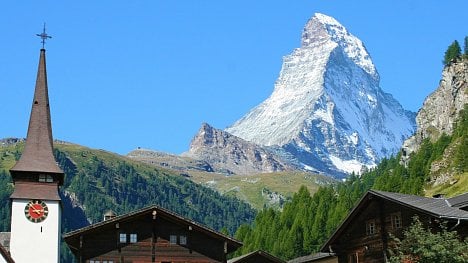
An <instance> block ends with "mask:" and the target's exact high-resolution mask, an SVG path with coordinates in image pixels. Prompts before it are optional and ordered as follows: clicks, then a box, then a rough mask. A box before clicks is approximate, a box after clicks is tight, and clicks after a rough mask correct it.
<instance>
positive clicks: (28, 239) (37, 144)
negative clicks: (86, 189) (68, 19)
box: [10, 30, 64, 263]
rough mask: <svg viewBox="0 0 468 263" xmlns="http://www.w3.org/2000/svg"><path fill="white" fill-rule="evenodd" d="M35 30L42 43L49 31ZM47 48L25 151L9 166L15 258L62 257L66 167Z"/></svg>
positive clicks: (49, 260)
mask: <svg viewBox="0 0 468 263" xmlns="http://www.w3.org/2000/svg"><path fill="white" fill-rule="evenodd" d="M44 31H45V30H44ZM39 36H40V37H41V38H42V40H43V44H44V40H45V39H46V38H48V37H49V36H47V34H45V32H44V33H42V34H40V35H39ZM45 53H46V52H45V49H44V47H43V48H42V49H41V51H40V57H39V67H38V71H37V79H36V87H35V91H34V99H33V102H32V109H31V116H30V119H29V127H28V134H27V137H26V143H25V146H24V151H23V154H22V155H21V158H20V159H19V160H18V162H17V163H16V165H15V166H14V167H13V168H11V170H10V173H11V176H12V178H13V183H14V191H13V193H12V195H11V196H10V199H11V202H12V207H11V238H10V253H11V256H12V258H13V259H14V260H15V262H16V263H29V262H36V263H39V262H44V263H53V262H59V260H60V237H61V231H60V220H61V199H60V195H59V186H61V185H62V184H63V178H64V173H63V171H62V170H61V169H60V168H59V167H58V165H57V163H56V161H55V158H54V155H53V145H52V143H53V138H52V128H51V118H50V108H49V95H48V87H47V72H46V59H45Z"/></svg>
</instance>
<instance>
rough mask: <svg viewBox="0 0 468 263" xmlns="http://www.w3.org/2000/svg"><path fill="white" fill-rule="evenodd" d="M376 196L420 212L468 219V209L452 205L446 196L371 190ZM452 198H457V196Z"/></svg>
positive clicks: (446, 217)
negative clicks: (464, 209)
mask: <svg viewBox="0 0 468 263" xmlns="http://www.w3.org/2000/svg"><path fill="white" fill-rule="evenodd" d="M369 192H371V193H373V194H374V195H376V196H380V197H382V198H384V199H387V200H389V201H393V202H396V203H399V204H401V205H404V206H407V207H411V208H413V209H415V210H419V211H420V212H423V213H426V214H429V215H431V216H434V217H438V218H444V219H461V220H468V211H463V210H461V209H459V208H458V207H453V206H451V204H450V202H449V201H448V200H447V199H444V198H430V197H424V196H417V195H407V194H400V193H391V192H383V191H375V190H371V191H369ZM452 199H455V200H457V197H454V198H452Z"/></svg>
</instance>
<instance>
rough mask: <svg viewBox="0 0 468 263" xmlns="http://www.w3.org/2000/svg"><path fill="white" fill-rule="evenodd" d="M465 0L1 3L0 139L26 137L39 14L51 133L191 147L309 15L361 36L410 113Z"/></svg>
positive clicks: (433, 79) (246, 91) (262, 95)
mask: <svg viewBox="0 0 468 263" xmlns="http://www.w3.org/2000/svg"><path fill="white" fill-rule="evenodd" d="M461 10H468V1H466V0H448V1H440V0H413V1H412V0H406V1H404V0H395V1H390V0H385V1H384V0H382V1H370V0H367V1H364V0H354V1H349V0H322V1H313V0H308V1H306V0H295V1H286V0H284V1H283V0H281V1H280V0H278V1H275V0H273V1H272V0H269V1H267V0H259V1H251V0H250V1H248V0H237V1H219V0H218V1H214V0H206V1H188V0H179V1H163V0H140V1H107V0H105V1H104V0H103V1H88V0H83V1H51V0H44V1H32V0H27V1H7V2H5V3H2V8H1V9H0V25H1V35H2V41H1V43H0V46H1V53H2V54H1V55H0V61H1V63H0V111H1V113H2V114H1V117H0V118H1V119H0V123H1V126H0V138H5V137H24V136H25V135H26V131H27V125H28V119H29V112H30V107H31V101H32V95H33V89H34V83H35V77H36V71H37V62H38V58H39V50H40V48H41V44H40V39H39V38H38V37H36V36H35V34H36V33H40V32H41V30H42V24H43V22H46V23H47V31H48V33H49V34H50V35H52V37H53V38H52V39H51V40H50V41H48V43H47V45H46V49H47V70H48V82H49V95H50V100H51V109H52V126H53V130H54V138H56V139H60V140H65V141H70V142H74V143H78V144H81V145H85V146H88V147H92V148H99V149H105V150H108V151H112V152H116V153H120V154H126V153H128V152H129V151H131V150H133V149H135V148H136V147H143V148H149V149H154V150H160V151H165V152H170V153H181V152H184V151H186V150H188V147H189V143H190V140H191V139H192V137H193V136H194V135H195V134H196V132H197V131H198V129H199V127H200V125H201V123H202V122H207V123H209V124H211V125H213V126H214V127H216V128H220V129H223V128H225V127H227V126H229V125H230V124H232V123H233V122H235V121H236V120H237V119H239V118H240V117H242V116H243V115H244V114H245V113H246V112H247V111H248V110H249V109H251V108H252V107H254V106H256V105H257V104H259V103H260V102H262V101H263V100H264V99H266V98H267V97H268V96H269V95H270V94H271V92H272V90H273V85H274V82H275V80H276V78H277V77H278V75H279V72H280V69H281V64H282V57H283V56H285V55H287V54H289V53H291V51H292V50H293V49H294V48H297V47H299V45H300V36H301V31H302V28H303V26H304V25H305V23H306V22H307V20H308V19H309V18H311V17H312V16H313V14H314V13H316V12H320V13H324V14H326V15H329V16H332V17H334V18H336V19H337V20H338V21H339V22H340V23H342V24H343V25H344V26H345V27H346V28H347V29H348V30H349V31H350V32H351V33H352V34H354V35H356V36H357V37H358V38H360V39H361V40H362V41H363V42H364V44H365V46H366V48H367V50H368V51H369V53H370V54H371V57H372V59H373V62H374V64H375V65H376V68H377V70H378V71H379V73H380V77H381V87H382V89H383V90H384V91H386V92H388V93H391V94H392V95H393V96H394V97H395V98H396V99H397V100H398V101H400V103H401V104H402V105H403V107H404V108H406V109H409V110H412V111H417V110H418V109H419V108H420V107H421V105H422V102H423V100H424V98H425V97H426V96H427V95H429V94H430V93H431V92H432V91H434V90H435V88H436V87H437V85H438V83H439V80H440V77H441V71H442V63H441V61H442V58H443V55H444V52H445V50H446V48H447V47H448V45H450V43H451V42H452V41H453V40H455V39H456V40H458V41H459V42H460V44H462V43H463V38H464V37H465V36H466V35H468V30H467V29H468V27H467V22H466V18H465V17H466V16H465V15H463V12H462V11H461Z"/></svg>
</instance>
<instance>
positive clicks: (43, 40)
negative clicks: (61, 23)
mask: <svg viewBox="0 0 468 263" xmlns="http://www.w3.org/2000/svg"><path fill="white" fill-rule="evenodd" d="M36 36H38V37H40V38H41V39H42V41H41V42H42V49H44V45H45V42H46V39H48V38H52V37H51V36H49V35H47V33H46V30H45V23H44V29H43V30H42V33H40V34H36Z"/></svg>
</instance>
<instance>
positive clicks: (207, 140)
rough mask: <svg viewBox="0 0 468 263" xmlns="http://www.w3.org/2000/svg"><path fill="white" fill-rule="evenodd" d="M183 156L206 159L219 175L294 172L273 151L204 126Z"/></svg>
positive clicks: (290, 166) (290, 165) (291, 167)
mask: <svg viewBox="0 0 468 263" xmlns="http://www.w3.org/2000/svg"><path fill="white" fill-rule="evenodd" d="M183 156H186V157H190V158H194V159H198V160H203V161H205V162H207V163H209V164H210V166H211V167H212V168H213V170H214V171H215V172H221V173H225V174H255V173H262V172H276V171H285V170H294V169H295V167H294V166H293V165H292V164H290V163H288V162H286V161H284V160H283V159H282V158H281V157H280V156H278V155H275V154H274V153H273V152H272V151H270V150H267V149H265V148H264V147H261V146H258V145H256V144H254V143H251V142H248V141H245V140H243V139H241V138H239V137H237V136H234V135H231V134H229V133H227V132H224V131H222V130H218V129H215V128H213V127H211V126H210V125H208V124H206V123H204V124H202V127H201V128H200V130H199V132H198V133H197V135H196V136H195V137H194V138H193V140H192V142H191V144H190V150H189V151H188V152H187V153H184V154H183Z"/></svg>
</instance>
